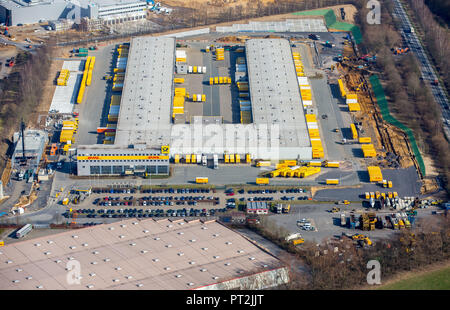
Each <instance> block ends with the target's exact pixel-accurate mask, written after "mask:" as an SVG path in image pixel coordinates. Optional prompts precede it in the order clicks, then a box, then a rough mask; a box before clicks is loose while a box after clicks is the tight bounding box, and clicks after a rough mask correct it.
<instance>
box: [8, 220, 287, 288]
mask: <svg viewBox="0 0 450 310" xmlns="http://www.w3.org/2000/svg"><path fill="white" fill-rule="evenodd" d="M27 237H28V236H27ZM27 237H25V238H27ZM0 258H1V259H0V289H2V290H100V289H120V290H139V289H142V290H167V289H169V290H188V289H189V290H190V289H202V290H212V289H265V288H270V287H274V286H277V285H280V284H284V283H287V282H288V281H289V274H288V270H287V267H286V266H285V265H284V264H283V263H282V262H281V261H280V260H279V259H278V258H276V257H275V256H273V255H272V254H270V253H268V252H266V251H265V250H263V249H261V248H260V247H258V246H257V245H255V244H253V243H252V242H250V241H249V240H248V239H247V238H244V237H243V236H241V235H240V234H238V233H236V232H234V231H232V230H230V229H228V228H227V227H225V226H223V225H221V224H219V223H218V222H216V221H206V222H202V221H200V220H193V221H185V220H182V219H180V220H175V221H170V220H168V219H164V220H158V221H156V220H153V219H146V220H139V219H130V220H124V221H120V222H116V223H112V224H104V225H97V226H92V227H87V228H82V229H77V230H71V231H66V232H62V233H58V234H54V235H50V236H44V237H39V238H34V239H28V240H24V241H20V242H16V243H12V244H10V245H6V246H4V247H2V248H1V249H0ZM76 266H78V267H79V269H74V268H75V267H76Z"/></svg>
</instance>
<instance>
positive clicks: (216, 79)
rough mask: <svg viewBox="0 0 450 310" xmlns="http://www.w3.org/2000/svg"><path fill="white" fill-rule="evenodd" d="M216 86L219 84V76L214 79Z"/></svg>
mask: <svg viewBox="0 0 450 310" xmlns="http://www.w3.org/2000/svg"><path fill="white" fill-rule="evenodd" d="M214 84H219V78H218V77H217V76H216V77H215V78H214Z"/></svg>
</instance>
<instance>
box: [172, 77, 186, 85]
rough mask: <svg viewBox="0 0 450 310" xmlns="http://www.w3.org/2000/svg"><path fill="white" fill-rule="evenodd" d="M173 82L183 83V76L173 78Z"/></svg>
mask: <svg viewBox="0 0 450 310" xmlns="http://www.w3.org/2000/svg"><path fill="white" fill-rule="evenodd" d="M173 82H174V83H175V84H183V83H184V78H174V79H173Z"/></svg>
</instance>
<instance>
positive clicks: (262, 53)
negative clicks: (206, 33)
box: [245, 39, 311, 148]
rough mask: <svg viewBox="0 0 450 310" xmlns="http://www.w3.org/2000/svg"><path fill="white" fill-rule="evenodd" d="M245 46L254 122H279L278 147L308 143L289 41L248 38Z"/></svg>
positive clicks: (308, 144)
mask: <svg viewBox="0 0 450 310" xmlns="http://www.w3.org/2000/svg"><path fill="white" fill-rule="evenodd" d="M245 46H246V55H247V68H248V78H249V88H250V97H251V103H252V114H253V115H252V116H253V122H254V123H255V124H268V125H269V124H278V125H279V130H280V147H281V148H295V147H309V146H311V143H310V140H309V135H308V130H307V127H306V119H305V115H304V111H303V106H302V103H301V98H300V91H299V87H298V84H297V83H298V82H297V74H296V72H295V67H294V62H293V58H292V52H291V47H290V45H289V42H288V41H287V40H285V39H251V40H248V41H247V42H246V44H245Z"/></svg>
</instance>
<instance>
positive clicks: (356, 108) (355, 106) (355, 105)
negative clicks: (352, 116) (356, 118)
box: [348, 103, 361, 112]
mask: <svg viewBox="0 0 450 310" xmlns="http://www.w3.org/2000/svg"><path fill="white" fill-rule="evenodd" d="M348 110H349V111H350V112H358V111H361V106H360V105H359V103H349V104H348Z"/></svg>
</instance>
